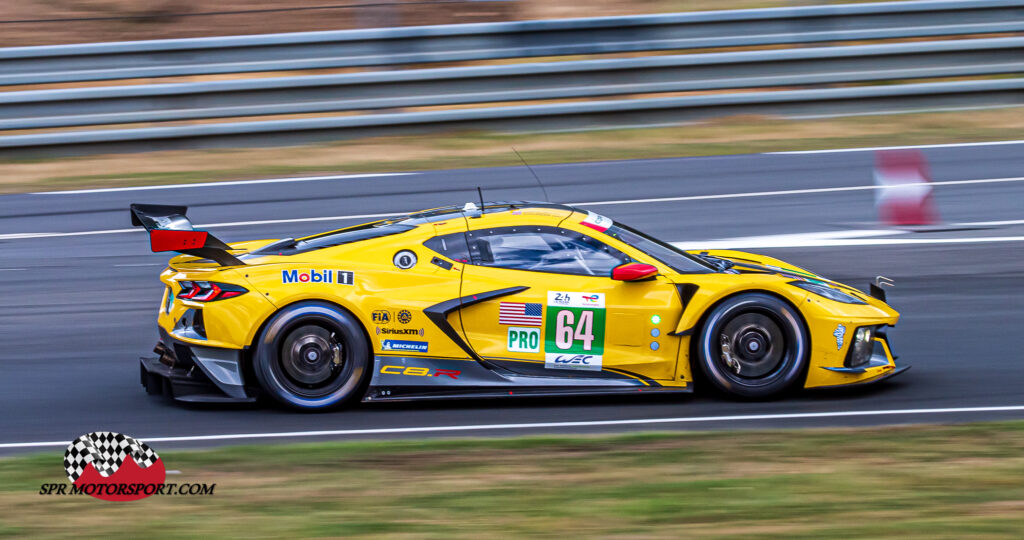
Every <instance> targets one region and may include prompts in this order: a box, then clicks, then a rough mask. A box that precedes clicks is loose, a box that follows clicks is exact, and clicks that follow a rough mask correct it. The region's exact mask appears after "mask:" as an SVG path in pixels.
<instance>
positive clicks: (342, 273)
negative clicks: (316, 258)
mask: <svg viewBox="0 0 1024 540" xmlns="http://www.w3.org/2000/svg"><path fill="white" fill-rule="evenodd" d="M281 283H284V284H285V285H287V284H289V283H337V284H339V285H352V284H353V283H355V274H354V273H353V272H349V271H346V270H320V271H317V270H312V269H310V270H308V271H305V272H299V271H298V270H281Z"/></svg>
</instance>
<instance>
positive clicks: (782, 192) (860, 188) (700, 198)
mask: <svg viewBox="0 0 1024 540" xmlns="http://www.w3.org/2000/svg"><path fill="white" fill-rule="evenodd" d="M1020 181H1024V176H1011V177H1007V178H977V179H973V180H944V181H941V182H915V183H906V184H899V185H875V184H872V185H868V186H843V187H831V188H807V189H783V190H778V191H751V192H748V193H722V194H720V195H686V196H682V197H656V198H651V199H620V200H615V201H587V202H574V203H567V204H570V205H575V206H602V205H610V204H646V203H656V202H676V201H706V200H711V199H741V198H746V197H775V196H779V195H806V194H810V193H835V192H840V191H873V190H878V189H895V188H899V189H906V188H907V187H910V186H918V185H921V186H961V185H969V184H997V183H1002V182H1020Z"/></svg>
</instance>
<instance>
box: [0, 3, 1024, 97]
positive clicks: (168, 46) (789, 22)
mask: <svg viewBox="0 0 1024 540" xmlns="http://www.w3.org/2000/svg"><path fill="white" fill-rule="evenodd" d="M1019 31H1024V0H923V1H915V2H887V3H874V4H872V3H868V4H850V5H831V6H805V7H794V8H769V9H750V10H734V11H716V12H700V13H676V14H665V15H645V16H631V17H603V18H590V19H563V20H547V21H520V22H504V23H482V24H462V25H441V26H420V27H404V28H387V29H372V30H345V31H331V32H308V33H293V34H270V35H256V36H232V37H213V38H194V39H172V40H156V41H135V42H121V43H95V44H80V45H58V46H41V47H16V48H6V49H0V86H6V85H19V84H43V83H60V82H75V81H100V80H115V79H130V78H149V77H169V76H181V75H203V74H216V73H244V72H261V71H288V70H300V69H318V68H344V67H360V66H393V65H400V64H416V63H429V62H455V61H466V60H488V59H497V58H526V57H535V56H558V55H577V54H600V53H613V52H632V51H657V50H673V49H698V48H711V47H740V46H752V45H774V44H798V43H815V42H827V41H849V40H873V39H889V38H909V37H934V36H954V35H964V34H992V33H1005V32H1019Z"/></svg>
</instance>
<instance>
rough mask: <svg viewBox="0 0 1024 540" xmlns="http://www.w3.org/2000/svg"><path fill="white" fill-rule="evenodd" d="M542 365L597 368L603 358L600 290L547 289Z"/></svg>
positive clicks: (602, 320) (603, 330)
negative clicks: (592, 291)
mask: <svg viewBox="0 0 1024 540" xmlns="http://www.w3.org/2000/svg"><path fill="white" fill-rule="evenodd" d="M546 308H547V309H546V311H547V313H545V314H544V315H545V316H544V367H545V368H548V369H577V370H585V371H600V370H601V366H602V361H603V358H604V340H605V298H604V293H587V292H563V291H548V301H547V306H546Z"/></svg>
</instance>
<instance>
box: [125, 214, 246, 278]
mask: <svg viewBox="0 0 1024 540" xmlns="http://www.w3.org/2000/svg"><path fill="white" fill-rule="evenodd" d="M130 209H131V214H132V225H134V226H136V227H139V226H141V227H145V228H146V230H147V231H149V244H150V248H151V249H152V250H153V252H154V253H158V252H161V251H177V252H179V253H184V254H186V255H193V256H195V257H202V258H204V259H210V260H212V261H214V262H216V263H217V264H220V265H221V266H241V265H244V264H245V263H243V262H242V261H241V260H239V258H238V257H235V256H234V255H232V254H231V253H229V252H228V250H229V249H231V246H229V245H227V244H225V243H224V242H222V241H220V240H219V239H217V237H215V236H214V235H212V234H210V233H208V232H206V231H197V230H195V229H194V228H192V222H191V221H189V220H188V218H187V217H185V212H186V211H187V210H188V207H187V206H171V205H163V204H133V205H131V207H130Z"/></svg>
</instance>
